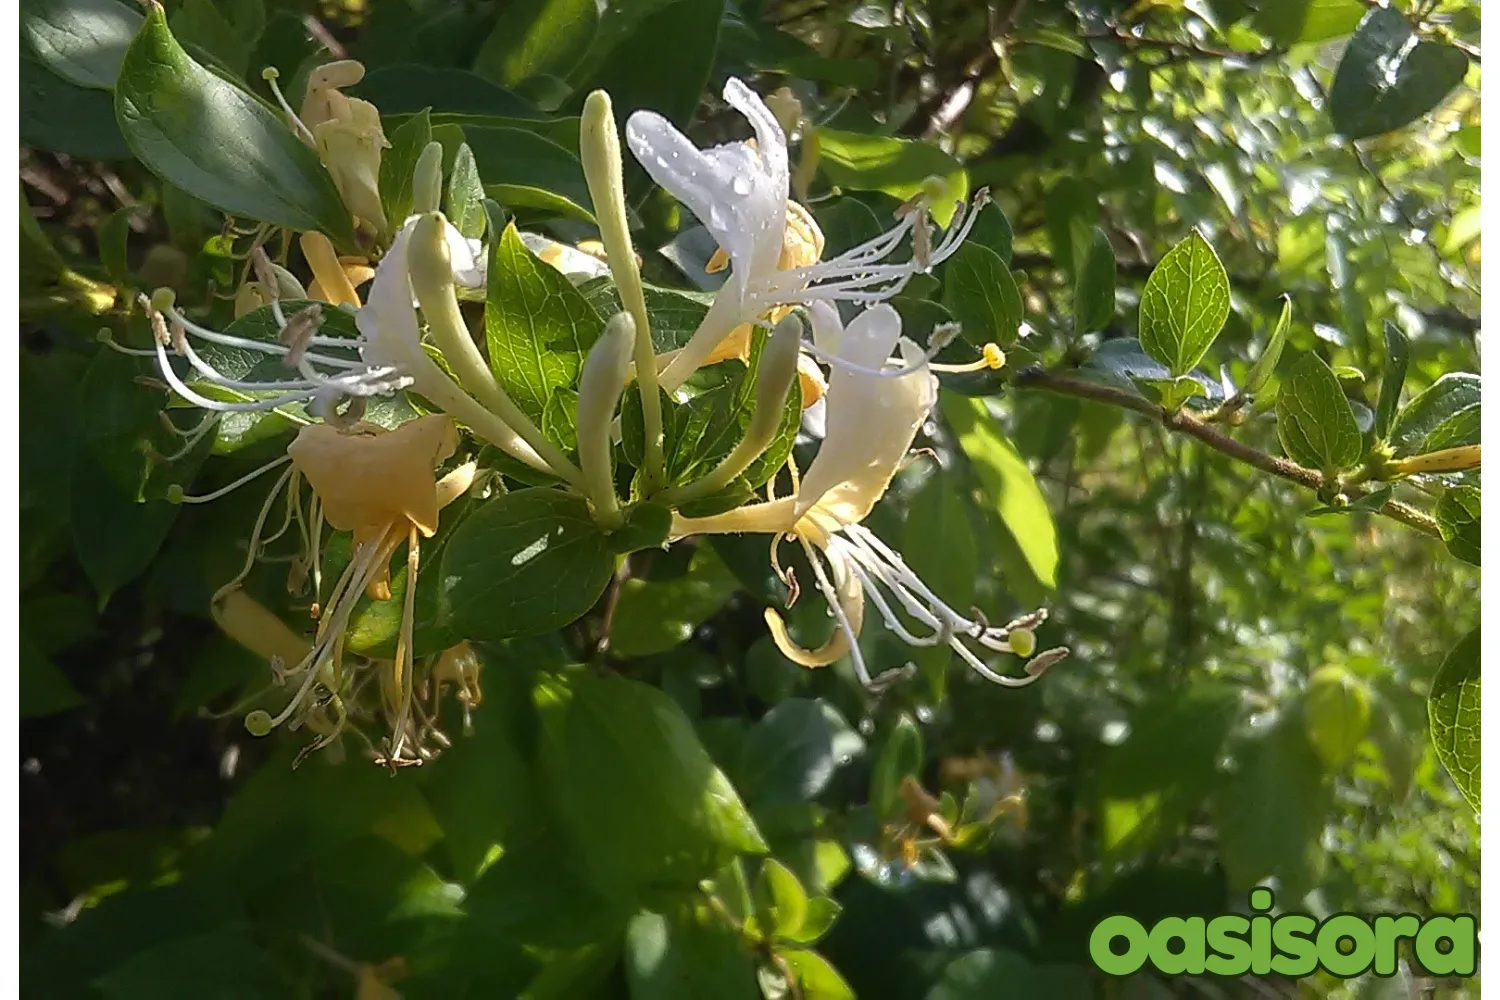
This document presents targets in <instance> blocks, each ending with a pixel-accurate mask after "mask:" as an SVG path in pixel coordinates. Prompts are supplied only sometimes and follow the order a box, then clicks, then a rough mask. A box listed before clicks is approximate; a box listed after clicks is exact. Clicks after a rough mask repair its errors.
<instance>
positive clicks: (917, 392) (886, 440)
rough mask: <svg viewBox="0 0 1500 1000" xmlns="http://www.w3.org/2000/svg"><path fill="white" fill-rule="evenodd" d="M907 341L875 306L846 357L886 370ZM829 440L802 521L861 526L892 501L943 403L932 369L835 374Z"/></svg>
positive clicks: (804, 495) (856, 328) (858, 324)
mask: <svg viewBox="0 0 1500 1000" xmlns="http://www.w3.org/2000/svg"><path fill="white" fill-rule="evenodd" d="M900 339H901V317H900V315H899V314H898V313H897V312H896V310H895V309H893V308H891V307H890V306H888V305H884V304H881V305H876V306H871V307H870V308H869V309H866V310H865V311H864V312H862V313H860V314H859V315H858V316H857V317H855V319H854V321H853V322H852V323H850V324H849V326H848V328H847V329H845V330H844V331H843V333H842V335H841V336H840V337H839V357H840V358H841V359H843V360H845V361H848V362H850V363H851V364H853V365H858V366H860V367H863V368H870V369H876V370H878V369H880V367H881V366H882V365H884V364H885V362H886V360H887V359H888V358H889V357H890V355H891V351H892V349H893V348H895V347H896V345H897V342H898V341H899V340H900ZM824 398H825V399H826V401H827V411H826V417H825V435H824V438H823V444H822V446H821V447H819V449H818V454H817V457H816V458H814V459H813V462H812V465H811V466H810V467H809V468H808V470H807V474H806V475H804V476H803V477H802V488H801V490H800V491H799V492H798V497H797V514H798V516H799V517H800V516H802V515H803V514H806V513H808V512H809V511H814V508H816V511H814V512H815V513H816V514H817V515H819V519H820V520H825V519H826V520H832V521H835V522H837V523H838V524H840V525H847V524H856V523H858V522H860V521H862V520H864V518H865V517H866V516H867V515H868V514H869V513H870V510H871V509H872V508H873V507H874V506H875V502H876V501H877V500H879V499H880V498H881V496H883V495H884V494H885V491H886V489H887V488H888V487H889V486H890V484H891V479H892V478H894V477H895V475H896V470H897V469H899V468H900V467H901V463H902V461H904V460H905V458H906V453H907V452H908V451H910V450H911V443H912V440H913V439H914V438H915V437H916V436H917V431H918V430H920V429H921V427H922V424H923V422H924V421H925V420H926V419H927V414H928V412H929V411H930V410H931V409H932V406H933V404H934V403H935V402H936V401H937V381H936V379H934V378H933V377H932V375H931V373H930V372H928V370H927V368H926V366H925V365H924V366H922V367H921V368H918V369H917V370H915V371H913V372H911V373H910V374H908V375H904V376H902V377H900V378H882V377H879V376H874V375H868V374H863V373H860V372H856V371H850V370H848V369H845V368H841V367H838V366H834V368H833V374H832V376H831V377H830V378H829V380H828V392H827V395H826V396H825V397H824Z"/></svg>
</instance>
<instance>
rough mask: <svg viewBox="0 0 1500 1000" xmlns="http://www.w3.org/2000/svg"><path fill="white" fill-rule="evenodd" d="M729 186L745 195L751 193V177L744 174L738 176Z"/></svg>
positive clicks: (737, 192) (738, 193) (735, 191)
mask: <svg viewBox="0 0 1500 1000" xmlns="http://www.w3.org/2000/svg"><path fill="white" fill-rule="evenodd" d="M729 186H730V187H731V188H733V189H734V193H735V194H737V195H740V196H741V197H743V196H745V195H747V194H749V193H750V178H748V177H745V176H744V175H739V176H736V177H735V179H734V180H733V181H731V182H730V183H729Z"/></svg>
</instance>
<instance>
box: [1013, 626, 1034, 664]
mask: <svg viewBox="0 0 1500 1000" xmlns="http://www.w3.org/2000/svg"><path fill="white" fill-rule="evenodd" d="M1007 639H1008V641H1009V642H1010V648H1011V651H1012V652H1014V653H1015V654H1016V655H1017V656H1019V657H1020V658H1021V659H1023V660H1024V659H1027V658H1029V657H1030V656H1031V654H1032V653H1035V652H1036V633H1035V632H1033V631H1031V629H1029V628H1017V629H1011V632H1010V635H1009V636H1008V637H1007Z"/></svg>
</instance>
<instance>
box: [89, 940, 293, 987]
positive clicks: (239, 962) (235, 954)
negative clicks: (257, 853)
mask: <svg viewBox="0 0 1500 1000" xmlns="http://www.w3.org/2000/svg"><path fill="white" fill-rule="evenodd" d="M97 983H98V987H99V992H100V993H102V994H103V995H104V996H106V997H109V998H111V1000H149V998H152V997H161V996H164V995H189V994H191V995H198V996H203V995H212V996H214V997H222V998H223V1000H260V998H263V997H266V996H274V995H276V994H279V993H284V992H285V990H286V989H287V988H288V985H289V984H288V983H286V982H285V981H284V980H283V979H282V977H281V973H280V972H279V970H278V969H277V967H276V964H275V963H274V962H273V961H272V960H271V957H270V956H269V955H267V954H266V953H265V952H263V951H261V949H260V948H258V947H256V946H255V945H254V944H253V943H252V942H251V940H250V937H249V936H248V935H246V934H245V933H243V932H242V931H237V930H230V929H224V930H215V931H209V932H207V933H204V934H197V935H194V936H192V937H184V938H178V939H176V940H173V941H168V942H166V943H165V944H160V945H157V946H156V947H154V948H149V949H147V950H145V951H141V952H137V953H136V954H135V955H133V956H131V958H130V959H129V960H128V961H126V962H125V963H124V964H122V965H120V966H119V967H117V968H115V969H114V970H112V971H111V972H109V973H108V974H107V975H105V976H103V977H101V978H100V979H98V980H97Z"/></svg>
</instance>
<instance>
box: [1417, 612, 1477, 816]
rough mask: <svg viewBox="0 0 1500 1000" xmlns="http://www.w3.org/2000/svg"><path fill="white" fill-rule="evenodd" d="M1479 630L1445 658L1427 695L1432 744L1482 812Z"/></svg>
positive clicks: (1472, 633) (1462, 788)
mask: <svg viewBox="0 0 1500 1000" xmlns="http://www.w3.org/2000/svg"><path fill="white" fill-rule="evenodd" d="M1479 660H1480V645H1479V629H1477V628H1476V629H1474V631H1472V632H1470V633H1469V634H1468V635H1466V636H1464V637H1463V638H1462V639H1460V640H1459V641H1458V645H1456V646H1454V647H1453V649H1452V650H1451V651H1450V652H1449V653H1448V655H1447V656H1446V657H1445V658H1444V659H1443V665H1442V666H1441V667H1440V668H1438V672H1437V676H1436V677H1434V678H1433V679H1432V690H1431V692H1429V693H1428V695H1427V724H1428V725H1429V726H1430V727H1431V729H1432V745H1433V746H1434V747H1435V748H1436V749H1437V755H1438V760H1440V761H1442V762H1443V767H1445V768H1447V770H1448V774H1449V776H1450V777H1452V778H1453V783H1454V784H1455V785H1457V786H1458V790H1459V791H1460V792H1462V793H1463V796H1464V799H1465V800H1466V801H1467V802H1468V803H1469V805H1470V806H1471V807H1472V808H1473V809H1474V811H1475V812H1478V811H1479V701H1480V699H1479V665H1480V664H1479Z"/></svg>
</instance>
